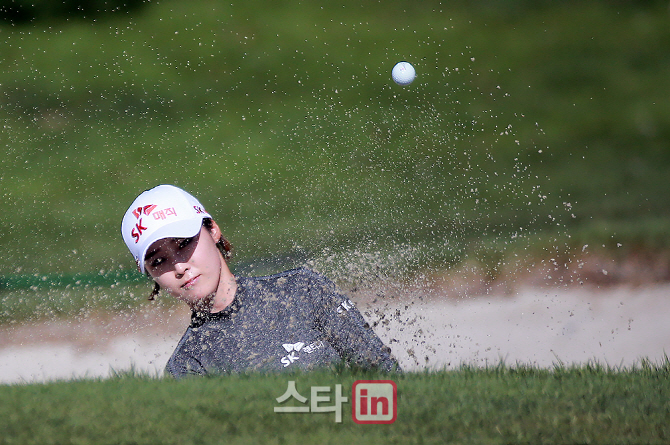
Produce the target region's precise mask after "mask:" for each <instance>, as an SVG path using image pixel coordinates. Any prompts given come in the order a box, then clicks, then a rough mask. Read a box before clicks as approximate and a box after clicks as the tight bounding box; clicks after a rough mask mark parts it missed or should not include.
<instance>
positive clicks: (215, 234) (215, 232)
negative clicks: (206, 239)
mask: <svg viewBox="0 0 670 445" xmlns="http://www.w3.org/2000/svg"><path fill="white" fill-rule="evenodd" d="M209 233H210V235H212V238H213V239H214V241H218V240H219V239H221V229H220V228H219V225H218V224H217V223H216V221H214V220H212V228H211V229H209Z"/></svg>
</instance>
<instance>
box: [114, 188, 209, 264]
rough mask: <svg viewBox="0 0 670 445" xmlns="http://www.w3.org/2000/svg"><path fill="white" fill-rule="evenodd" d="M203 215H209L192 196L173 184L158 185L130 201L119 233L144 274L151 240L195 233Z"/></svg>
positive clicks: (198, 229)
mask: <svg viewBox="0 0 670 445" xmlns="http://www.w3.org/2000/svg"><path fill="white" fill-rule="evenodd" d="M204 218H211V216H210V214H209V213H207V212H206V211H205V208H204V207H203V205H202V204H200V202H199V201H198V200H197V199H195V197H194V196H193V195H191V194H190V193H187V192H185V191H184V190H182V189H180V188H179V187H175V186H173V185H159V186H157V187H154V188H152V189H151V190H147V191H145V192H143V193H142V194H141V195H140V196H138V197H137V198H136V199H135V201H133V203H132V204H131V205H130V207H129V208H128V210H127V211H126V214H125V215H124V216H123V222H122V223H121V234H122V235H123V240H124V241H125V242H126V246H128V249H129V250H130V253H132V254H133V257H134V258H135V262H136V263H137V267H138V268H139V270H140V272H142V273H144V256H145V255H146V253H147V250H148V249H149V247H150V246H151V245H152V244H153V243H155V242H156V241H158V240H161V239H163V238H190V237H192V236H195V235H197V234H198V232H200V227H202V220H203V219H204Z"/></svg>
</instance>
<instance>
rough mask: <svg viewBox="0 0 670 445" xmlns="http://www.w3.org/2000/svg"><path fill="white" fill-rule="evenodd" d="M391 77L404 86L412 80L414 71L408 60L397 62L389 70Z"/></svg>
mask: <svg viewBox="0 0 670 445" xmlns="http://www.w3.org/2000/svg"><path fill="white" fill-rule="evenodd" d="M391 77H392V78H393V81H394V82H395V83H397V84H398V85H402V86H405V85H409V84H410V83H412V82H414V78H415V77H416V71H414V67H413V66H412V64H410V63H409V62H398V63H396V64H395V66H394V67H393V70H392V71H391Z"/></svg>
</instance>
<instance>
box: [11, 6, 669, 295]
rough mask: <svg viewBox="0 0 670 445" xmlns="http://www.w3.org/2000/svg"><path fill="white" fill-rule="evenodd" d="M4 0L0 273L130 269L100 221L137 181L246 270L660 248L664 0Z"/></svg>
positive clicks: (401, 265) (665, 190)
mask: <svg viewBox="0 0 670 445" xmlns="http://www.w3.org/2000/svg"><path fill="white" fill-rule="evenodd" d="M24 3H25V5H28V6H25V7H23V9H22V8H21V4H22V3H21V2H19V1H16V2H14V1H4V2H2V3H0V5H2V6H0V13H2V16H3V17H4V19H5V22H4V24H2V25H1V26H0V42H2V47H1V49H0V119H1V121H2V125H3V129H2V132H1V133H0V145H1V147H2V157H1V159H0V190H1V191H2V200H1V201H0V224H1V227H2V231H1V232H0V245H2V255H1V256H0V267H2V272H0V275H2V276H3V277H4V280H5V281H4V282H5V283H10V282H12V281H11V280H14V281H13V282H14V283H16V282H18V281H17V280H19V281H20V279H23V278H20V277H26V276H28V277H31V276H32V277H36V279H38V280H39V281H47V275H49V274H62V275H72V274H84V275H86V274H102V276H110V274H111V276H112V281H113V280H115V279H118V277H125V278H124V279H126V278H127V277H129V276H133V275H132V274H130V275H129V272H130V271H132V270H133V269H134V263H133V261H132V259H131V257H130V255H129V254H128V253H127V251H126V248H125V245H124V244H123V241H122V239H121V236H120V232H119V228H120V221H121V218H122V215H123V212H124V211H125V210H126V208H127V207H128V206H129V205H130V203H131V202H132V200H133V199H134V198H135V196H136V195H138V194H139V193H140V192H141V191H143V190H145V189H148V188H151V187H153V186H155V185H157V184H160V183H172V184H176V185H178V186H181V187H183V188H185V189H187V190H188V191H190V192H192V193H193V194H195V195H196V196H197V197H198V198H199V199H200V201H201V202H202V203H203V204H204V205H205V206H206V207H207V209H208V211H209V212H210V213H212V214H213V215H214V216H215V218H216V219H217V221H218V222H219V224H220V225H221V226H222V228H223V229H224V232H225V234H226V235H227V237H228V238H229V239H230V240H231V241H232V243H233V245H234V246H235V249H236V263H235V264H234V265H233V267H234V269H235V268H237V269H236V270H238V271H243V272H245V273H266V272H273V271H279V270H281V269H282V268H285V267H291V266H293V265H297V264H301V263H303V262H305V261H312V264H313V265H316V266H319V267H321V268H324V269H328V270H331V271H339V272H337V274H338V277H339V278H342V279H345V280H346V279H347V277H348V274H351V276H354V275H356V274H361V273H363V274H368V273H377V274H386V275H392V274H398V275H402V274H403V273H405V272H407V271H416V270H420V269H431V270H440V269H448V268H450V267H452V266H453V265H455V264H461V263H463V261H465V260H476V261H493V262H494V263H495V262H497V263H500V261H506V260H504V258H508V257H515V256H516V257H517V258H518V257H519V255H521V256H524V255H527V256H531V255H539V256H541V255H543V252H544V253H546V254H547V255H550V254H551V253H550V252H554V251H556V250H561V249H563V250H570V249H580V248H582V246H583V245H585V244H589V245H592V246H596V245H597V246H605V248H608V249H611V250H614V251H617V252H619V253H621V252H636V251H658V250H663V249H666V248H667V247H668V246H669V244H670V236H669V233H670V232H669V230H668V229H669V228H670V186H669V185H668V181H667V177H668V172H669V167H670V150H669V149H670V143H669V142H670V104H669V101H668V99H669V98H670V7H669V3H668V2H667V1H614V2H612V1H594V2H579V1H566V2H549V1H540V2H529V1H521V0H516V1H514V0H509V1H501V2H492V1H484V2H473V1H449V2H437V1H423V2H407V1H375V2H364V3H362V4H361V2H355V1H344V2H326V1H309V2H299V1H295V2H269V1H253V0H252V1H245V2H232V3H231V2H217V1H212V0H192V1H189V2H183V1H178V0H164V1H145V2H139V1H135V2H96V1H90V2H88V3H85V2H63V3H61V2H46V1H42V2H39V1H37V2H31V3H30V4H28V2H24ZM29 5H33V6H29ZM55 5H60V6H58V8H57V7H56V6H55ZM68 5H69V6H68ZM73 5H74V6H73ZM82 5H84V6H82ZM401 60H407V61H409V62H410V63H412V64H413V65H414V67H415V68H416V71H417V74H418V76H417V79H416V80H415V81H414V83H413V84H411V85H410V86H407V87H400V86H398V85H395V84H394V83H393V82H392V81H391V77H390V72H391V68H392V67H393V65H394V64H395V63H396V62H398V61H401ZM491 258H493V260H491ZM501 258H503V260H501ZM329 268H330V269H329ZM333 273H336V272H333ZM49 276H51V275H49ZM78 276H79V275H75V277H78ZM82 276H83V275H82ZM12 277H13V278H12ZM17 277H19V278H17ZM80 278H81V277H80ZM30 285H34V283H32V284H30ZM5 286H8V284H5Z"/></svg>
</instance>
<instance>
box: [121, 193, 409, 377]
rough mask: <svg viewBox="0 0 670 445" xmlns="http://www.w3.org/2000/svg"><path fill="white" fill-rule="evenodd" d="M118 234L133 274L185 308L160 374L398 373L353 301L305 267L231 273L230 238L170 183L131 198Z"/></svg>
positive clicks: (178, 375)
mask: <svg viewBox="0 0 670 445" xmlns="http://www.w3.org/2000/svg"><path fill="white" fill-rule="evenodd" d="M121 232H122V234H123V239H124V241H125V243H126V245H127V246H128V249H130V252H131V253H132V254H133V256H134V258H135V261H136V262H137V266H138V268H139V270H140V272H142V273H145V274H148V275H149V276H150V277H151V278H152V279H153V281H154V292H153V293H152V297H153V296H155V295H156V294H158V292H159V290H161V289H163V290H164V291H165V292H167V293H168V294H170V295H172V296H173V297H175V298H177V299H179V300H182V301H184V302H185V303H186V304H188V305H189V306H190V308H191V310H192V316H191V324H190V325H189V327H188V328H187V329H186V332H185V333H184V335H183V337H182V338H181V340H180V341H179V344H178V345H177V348H176V349H175V351H174V353H173V354H172V357H171V358H170V359H169V361H168V363H167V366H166V371H167V372H169V373H170V374H172V375H173V376H175V377H177V378H178V377H181V376H184V375H188V374H200V375H203V374H207V373H226V372H245V371H281V370H284V369H286V370H291V369H303V370H307V369H313V368H317V367H326V366H330V365H333V364H337V363H342V362H343V363H345V364H347V365H349V366H355V367H362V368H370V369H378V370H383V371H392V370H399V366H398V363H397V362H396V360H395V359H394V358H393V357H392V356H391V354H390V349H389V348H388V347H387V346H385V345H384V344H383V343H382V341H381V340H380V339H379V337H377V335H376V334H375V333H374V332H373V331H372V329H371V328H370V327H369V326H368V324H367V323H366V322H365V320H364V319H363V317H362V316H361V314H360V313H359V311H358V310H357V309H356V308H355V307H354V305H353V303H352V302H351V301H350V300H349V299H348V298H346V297H345V296H344V295H342V294H341V293H340V292H339V291H338V290H337V289H336V288H335V285H334V284H333V283H332V282H331V281H330V280H328V279H327V278H325V277H323V276H321V275H319V274H317V273H315V272H313V271H311V270H309V269H305V268H301V269H295V270H289V271H286V272H282V273H279V274H276V275H272V276H267V277H255V278H247V277H238V276H235V275H233V274H232V273H231V271H230V269H229V268H228V265H227V263H226V260H227V259H229V258H230V244H229V243H228V241H227V240H226V239H225V238H224V237H223V236H222V233H221V229H220V228H219V226H218V225H217V224H216V222H214V220H213V219H212V217H211V215H210V214H209V213H207V212H206V211H205V208H204V207H203V205H202V204H200V202H198V200H197V199H196V198H195V197H193V196H192V195H190V194H189V193H187V192H185V191H184V190H182V189H180V188H178V187H175V186H172V185H159V186H157V187H155V188H153V189H151V190H147V191H145V192H144V193H142V194H141V195H139V196H138V197H137V198H136V199H135V201H134V202H133V203H132V205H131V206H130V208H128V211H127V212H126V214H125V216H124V218H123V223H122V226H121Z"/></svg>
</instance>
